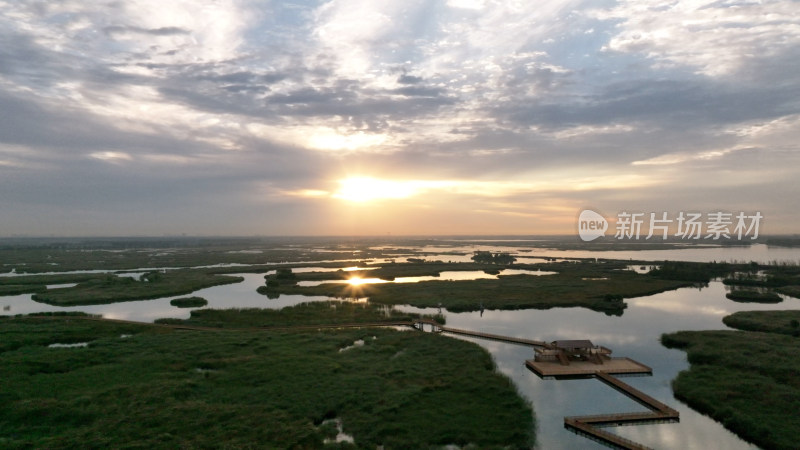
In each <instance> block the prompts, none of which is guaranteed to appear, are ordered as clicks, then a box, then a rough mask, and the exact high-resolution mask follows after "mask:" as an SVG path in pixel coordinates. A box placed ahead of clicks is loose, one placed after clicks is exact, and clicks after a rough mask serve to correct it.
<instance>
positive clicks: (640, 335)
mask: <svg viewBox="0 0 800 450" xmlns="http://www.w3.org/2000/svg"><path fill="white" fill-rule="evenodd" d="M754 247H756V246H754ZM736 250H737V251H740V250H741V249H736ZM784 250H787V249H784ZM696 251H703V250H696ZM680 252H683V250H681V251H680ZM687 252H688V253H681V254H678V255H674V256H673V259H676V260H682V259H683V260H687V259H692V258H694V257H696V254H695V253H694V252H695V250H687ZM632 253H633V254H634V255H635V256H633V258H634V259H646V258H645V256H644V252H632ZM740 253H741V252H740ZM745 253H746V252H745ZM683 254H685V255H687V258H682V257H681V255H683ZM709 254H710V255H712V256H711V258H713V259H706V260H717V261H719V260H721V259H717V258H716V256H717V253H716V252H711V253H709ZM550 255H552V256H556V257H578V256H576V255H574V254H573V252H570V254H569V255H567V254H564V253H560V252H553V253H550ZM774 256H778V255H777V254H776V253H774V252H766V251H765V249H763V248H756V249H755V251H754V252H753V253H752V254H750V255H749V256H748V255H747V254H738V253H737V254H736V256H735V257H733V258H732V259H736V260H740V261H749V260H751V259H753V260H762V259H761V258H764V257H766V258H772V257H774ZM780 256H781V257H783V258H786V259H788V260H800V249H791V251H790V252H780ZM580 257H583V256H580ZM598 257H599V256H598ZM603 257H608V256H603ZM690 257H691V258H690ZM620 259H628V258H625V257H620ZM663 259H664V258H661V257H660V258H653V260H654V261H660V260H663ZM775 259H777V258H775ZM770 260H773V259H766V260H762V261H764V262H766V261H770ZM637 267H638V266H637ZM306 270H310V269H306ZM298 271H300V270H298ZM484 275H485V274H484ZM240 276H242V277H244V281H243V282H241V283H237V284H231V285H224V286H215V287H211V288H207V289H201V290H199V291H196V292H194V293H192V294H191V295H196V296H200V297H203V298H205V299H206V300H208V302H209V304H208V306H207V307H208V308H231V307H237V308H247V307H256V308H283V307H285V306H291V305H295V304H298V303H302V302H308V301H319V300H327V298H326V297H304V296H293V295H281V296H280V297H279V298H277V299H268V298H267V297H266V296H263V295H260V294H258V293H256V288H258V287H259V286H262V285H263V284H264V274H241V275H240ZM440 279H442V278H440ZM443 279H446V278H445V277H443ZM597 282H598V283H602V282H603V281H602V280H597ZM725 293H726V287H725V286H724V285H723V284H722V283H721V282H720V281H712V282H711V283H709V285H708V286H707V287H702V288H682V289H678V290H675V291H669V292H663V293H660V294H656V295H651V296H647V297H639V298H634V299H627V300H626V303H627V304H628V308H627V309H626V310H625V312H624V314H623V315H622V316H606V315H604V314H602V313H598V312H594V311H591V310H588V309H583V308H554V309H549V310H517V311H499V310H485V311H483V312H478V311H476V312H468V313H451V312H448V311H446V310H442V313H443V314H444V315H445V316H446V319H447V325H448V326H450V327H454V328H465V329H470V330H476V331H482V332H487V333H493V334H500V335H507V336H516V337H523V338H528V339H536V340H544V341H552V340H556V339H590V340H592V342H593V343H595V344H597V345H603V346H606V347H609V348H611V349H612V350H613V351H614V355H613V356H627V357H630V358H633V359H635V360H637V361H640V362H642V363H644V364H646V365H648V366H650V367H652V368H653V376H651V377H635V378H625V379H624V381H625V382H626V383H628V384H630V385H632V386H634V387H636V388H638V389H640V390H642V391H644V392H645V393H647V394H649V395H651V396H653V397H655V398H656V399H657V400H659V401H662V402H664V403H666V404H668V405H669V406H671V407H673V408H675V409H677V410H678V411H679V412H680V414H681V421H680V423H673V424H659V425H642V426H627V427H617V428H614V429H613V430H612V431H613V432H614V433H617V434H619V435H622V436H624V437H626V438H628V439H632V440H634V441H636V442H639V443H641V444H644V445H646V446H649V447H652V448H666V449H717V448H718V449H754V448H756V447H754V446H752V445H750V444H748V443H746V442H744V441H742V440H741V439H739V438H738V437H736V436H735V435H734V434H732V433H731V432H729V431H727V430H725V429H724V428H723V427H722V426H721V425H720V424H718V423H717V422H715V421H713V420H711V419H710V418H708V417H706V416H703V415H701V414H699V413H697V412H695V411H693V410H692V409H690V408H688V407H687V406H686V405H685V404H683V403H681V402H679V401H678V400H676V399H675V398H674V397H673V394H672V390H671V388H670V381H671V380H672V379H673V378H675V376H676V375H677V374H678V372H680V371H681V370H684V369H687V368H688V363H687V360H686V354H685V353H684V352H682V351H679V350H670V349H667V348H665V347H663V346H662V345H661V344H660V342H659V337H660V336H661V334H662V333H667V332H673V331H679V330H715V329H726V328H727V327H726V326H725V325H724V324H723V323H722V317H724V316H726V315H728V314H732V313H733V312H736V311H750V310H782V309H800V300H799V299H795V298H791V297H786V296H782V297H783V299H784V300H783V301H782V302H781V303H777V304H758V303H737V302H734V301H731V300H728V299H726V298H725ZM180 297H185V296H180ZM173 298H178V297H169V298H161V299H156V300H146V301H133V302H122V303H115V304H109V305H93V306H78V307H68V308H62V307H55V306H49V305H44V304H41V303H37V302H34V301H33V300H31V296H30V294H27V295H17V296H5V297H0V306H3V311H0V313H1V314H25V313H30V312H38V311H85V312H88V313H92V314H102V315H103V316H104V317H107V318H113V319H126V320H136V321H142V322H152V321H153V320H155V319H157V318H161V317H177V318H187V317H188V316H189V310H188V309H180V308H176V307H173V306H171V305H170V304H169V301H170V300H171V299H173ZM361 301H364V299H361ZM6 308H7V309H6ZM402 309H405V310H409V311H414V312H423V313H436V312H438V310H436V309H419V308H413V307H410V306H406V307H402ZM460 338H461V339H467V340H471V341H473V342H475V343H477V344H478V345H480V346H482V347H484V348H486V349H487V350H488V351H489V352H490V353H491V354H492V356H493V357H494V359H495V361H496V363H497V366H498V368H499V370H500V371H502V372H503V373H504V374H506V375H507V376H509V377H510V378H511V379H512V380H513V381H514V383H515V384H516V386H517V388H518V389H519V392H520V393H521V394H522V395H523V396H524V397H526V398H527V399H529V400H530V401H531V402H532V403H533V405H534V409H535V411H536V416H537V439H538V442H539V447H540V448H542V449H546V450H550V449H556V450H558V449H587V448H605V447H603V446H601V445H600V444H596V443H594V442H592V441H589V440H587V439H585V438H583V437H580V436H577V435H575V434H573V433H571V432H570V431H568V430H566V429H565V428H564V426H563V417H564V416H575V415H586V414H603V413H618V412H634V411H645V409H644V407H642V406H640V405H639V404H637V403H635V402H634V401H632V400H630V399H628V398H627V397H625V396H623V395H622V394H619V393H618V392H616V391H615V390H613V389H611V388H610V387H608V386H606V385H604V384H603V383H601V382H600V381H598V380H595V379H578V380H552V379H540V378H538V377H537V376H536V375H535V374H533V373H532V372H530V371H529V370H528V369H527V368H525V366H524V361H525V360H526V359H530V358H532V357H533V350H532V349H531V348H527V347H522V346H517V345H513V344H505V343H500V342H495V341H486V340H480V339H471V338H466V337H460ZM355 439H356V440H357V439H358V436H355Z"/></svg>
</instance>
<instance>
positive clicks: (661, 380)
mask: <svg viewBox="0 0 800 450" xmlns="http://www.w3.org/2000/svg"><path fill="white" fill-rule="evenodd" d="M725 292H726V289H725V286H724V285H723V284H722V283H721V282H718V281H716V282H712V283H710V284H709V286H708V287H705V288H702V289H697V288H683V289H679V290H676V291H670V292H664V293H661V294H656V295H652V296H649V297H641V298H636V299H626V302H627V303H628V308H627V309H626V310H625V313H624V314H623V315H622V316H621V317H612V316H606V315H604V314H601V313H597V312H594V311H590V310H587V309H583V308H556V309H550V310H524V311H492V310H487V311H484V313H483V315H482V316H481V314H480V313H479V312H472V313H458V314H455V313H450V312H447V311H443V313H444V314H445V316H446V317H447V324H448V326H452V327H455V328H466V329H471V330H480V331H484V332H488V333H495V334H501V335H509V336H518V337H524V338H528V339H537V340H544V341H553V340H556V339H590V340H592V342H593V343H595V344H599V345H604V346H606V347H609V348H611V349H612V350H613V351H614V356H627V357H630V358H633V359H635V360H637V361H640V362H642V363H644V364H646V365H648V366H650V367H652V368H653V376H652V377H626V378H624V381H625V382H626V383H628V384H630V385H632V386H634V387H636V388H638V389H641V390H642V391H644V392H645V393H647V394H649V395H651V396H653V397H655V398H656V399H658V400H660V401H662V402H664V403H666V404H668V405H670V406H672V407H673V408H675V409H677V410H678V411H680V414H681V422H680V423H675V424H660V425H642V426H624V427H615V428H613V429H612V432H614V433H617V434H620V435H622V436H624V437H627V438H629V439H633V440H634V441H636V442H639V443H642V444H644V445H646V446H648V447H652V448H666V449H753V448H756V447H754V446H752V445H750V444H748V443H746V442H744V441H742V440H741V439H739V438H738V437H736V436H735V435H733V434H732V433H730V432H729V431H727V430H725V429H724V428H723V427H722V426H721V425H720V424H718V423H717V422H715V421H713V420H711V419H709V418H707V417H705V416H703V415H701V414H699V413H697V412H695V411H693V410H691V409H689V408H688V407H687V406H686V405H684V404H683V403H681V402H679V401H678V400H676V399H675V398H674V397H673V395H672V389H671V388H670V381H671V380H672V379H673V378H675V376H677V374H678V372H680V371H681V370H684V369H687V368H688V367H689V365H688V363H687V361H686V353H684V352H682V351H678V350H670V349H667V348H665V347H663V346H662V345H661V344H660V343H659V337H660V336H661V334H662V333H668V332H673V331H678V330H715V329H727V327H726V326H725V325H724V324H723V323H722V317H724V316H726V315H728V314H732V313H734V312H736V311H750V310H776V309H798V308H800V300H798V299H792V298H789V297H784V301H783V302H781V303H779V304H769V305H768V304H756V303H736V302H733V301H730V300H728V299H726V298H725ZM406 308H407V309H408V310H410V311H415V312H426V313H434V312H436V311H437V310H436V309H433V308H431V309H419V308H411V307H406ZM462 339H467V340H470V341H473V342H475V343H477V344H479V345H481V346H482V347H484V348H486V349H487V350H489V352H490V353H491V354H492V356H493V357H494V359H495V361H496V362H497V366H498V368H499V369H500V370H501V371H502V372H503V373H505V374H506V375H508V376H509V377H511V379H512V380H514V383H515V384H516V385H517V387H518V388H519V390H520V392H521V393H522V394H523V395H524V396H525V397H527V398H528V399H530V400H531V401H532V403H533V405H534V409H535V411H536V415H537V422H538V430H537V435H538V437H539V443H540V447H541V448H542V449H547V450H549V449H585V448H598V449H600V448H606V447H603V446H601V445H599V444H596V443H594V442H592V441H590V440H588V439H586V438H583V437H580V436H577V435H574V434H573V433H571V432H569V431H567V430H566V429H564V426H563V418H564V416H575V415H584V414H603V413H615V412H634V411H647V410H646V409H645V408H644V407H642V406H640V405H639V404H638V403H636V402H634V401H633V400H630V399H628V398H627V397H625V396H624V395H622V394H620V393H618V392H617V391H615V390H613V389H612V388H610V387H608V386H606V385H605V384H603V383H601V382H600V381H597V380H594V379H586V380H542V379H540V378H539V377H537V376H536V375H535V374H533V373H532V372H530V371H529V370H528V369H527V368H526V367H524V361H525V360H526V359H530V358H532V357H533V350H532V349H530V348H526V347H522V346H517V345H512V344H504V343H500V342H494V341H486V340H480V339H469V338H462Z"/></svg>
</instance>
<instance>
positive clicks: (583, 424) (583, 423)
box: [564, 371, 680, 450]
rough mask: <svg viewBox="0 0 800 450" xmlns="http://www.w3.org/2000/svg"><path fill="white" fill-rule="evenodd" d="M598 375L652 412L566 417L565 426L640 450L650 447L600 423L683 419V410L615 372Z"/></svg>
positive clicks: (616, 424)
mask: <svg viewBox="0 0 800 450" xmlns="http://www.w3.org/2000/svg"><path fill="white" fill-rule="evenodd" d="M595 376H596V377H597V378H599V379H600V380H601V381H602V382H604V383H606V384H607V385H609V386H611V387H613V388H614V389H616V390H618V391H619V392H622V393H623V394H625V395H626V396H628V397H630V398H631V399H633V400H635V401H636V402H638V403H639V404H641V405H643V406H644V407H646V408H647V409H649V410H650V412H634V413H617V414H600V415H594V416H575V417H565V418H564V427H565V428H567V429H569V430H572V431H574V432H576V433H578V434H581V435H583V436H586V437H588V438H590V439H593V440H596V441H599V442H603V443H605V444H610V445H613V446H615V447H618V448H623V449H632V450H639V449H646V448H648V447H645V446H643V445H641V444H639V443H637V442H633V441H631V440H630V439H625V438H623V437H622V436H618V435H616V434H613V433H610V432H608V431H606V430H602V429H600V428H597V427H599V426H618V425H626V424H644V423H671V422H677V421H679V420H680V413H678V411H676V410H674V409H672V408H670V407H669V406H667V405H665V404H664V403H661V402H660V401H658V400H656V399H654V398H653V397H651V396H649V395H647V394H645V393H644V392H642V391H640V390H638V389H636V388H635V387H633V386H631V385H629V384H628V383H625V382H623V381H622V380H620V379H619V378H616V377H614V376H613V375H611V374H609V373H607V372H603V371H598V372H597V373H595Z"/></svg>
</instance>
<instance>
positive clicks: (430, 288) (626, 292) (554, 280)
mask: <svg viewBox="0 0 800 450" xmlns="http://www.w3.org/2000/svg"><path fill="white" fill-rule="evenodd" d="M620 264H621V263H619V262H616V263H599V264H598V263H592V262H582V263H573V262H564V263H552V264H536V265H514V266H512V267H514V268H524V269H529V270H538V269H541V270H543V271H555V272H558V273H557V274H555V275H543V276H534V275H509V276H503V275H502V274H501V275H500V278H499V279H480V280H463V281H438V280H435V281H423V282H419V283H384V284H363V285H359V286H351V285H349V284H344V283H325V284H321V285H319V286H309V287H300V286H295V285H294V284H291V283H290V284H285V283H281V284H278V285H276V286H274V287H267V286H264V287H262V288H259V292H260V293H262V294H270V293H285V294H301V295H326V296H330V297H338V298H360V297H369V299H370V302H374V303H381V304H387V305H399V304H410V305H412V306H417V307H438V306H439V305H440V304H441V306H442V307H445V308H447V309H448V310H449V311H454V312H459V311H475V310H478V309H480V307H481V305H483V307H485V308H488V309H524V308H541V309H547V308H553V307H573V306H582V307H586V308H589V309H593V310H595V311H600V312H604V313H606V314H609V315H621V314H622V313H623V311H624V309H625V306H626V305H625V302H624V301H623V298H631V297H639V296H643V295H651V294H655V293H658V292H662V291H666V290H671V289H677V288H679V287H682V286H687V285H688V284H690V283H688V282H686V281H682V280H668V279H660V278H656V277H651V276H647V275H639V274H636V273H634V272H632V271H628V270H618V269H619V268H620ZM398 266H403V265H398ZM442 266H443V267H446V268H447V269H446V270H454V269H453V267H457V266H458V265H456V264H443V265H442ZM462 266H463V267H470V268H471V270H474V267H475V266H476V265H474V264H469V263H467V264H463V265H462ZM481 267H482V266H481ZM495 267H496V266H495ZM436 268H437V265H436V264H430V265H427V270H434V269H436ZM439 270H440V271H441V270H445V269H442V268H439ZM370 272H371V271H369V272H365V275H364V276H369V277H372V276H375V275H374V274H372V273H370ZM391 275H392V273H391V272H389V273H385V274H384V276H391ZM319 276H320V275H319V274H315V273H313V272H312V273H311V274H304V273H298V274H296V277H295V279H294V280H293V281H301V280H306V279H316V280H318V279H319ZM327 276H328V277H331V275H330V274H328V275H327Z"/></svg>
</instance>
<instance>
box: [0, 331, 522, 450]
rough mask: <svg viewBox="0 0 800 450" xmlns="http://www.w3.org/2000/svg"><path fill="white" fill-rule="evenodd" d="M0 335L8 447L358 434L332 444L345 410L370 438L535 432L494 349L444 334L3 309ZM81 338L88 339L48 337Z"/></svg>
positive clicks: (428, 440) (0, 421)
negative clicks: (169, 322) (202, 323)
mask: <svg viewBox="0 0 800 450" xmlns="http://www.w3.org/2000/svg"><path fill="white" fill-rule="evenodd" d="M0 342H2V346H1V347H0V350H2V352H0V379H2V380H3V383H0V400H2V404H3V408H0V447H3V448H29V447H39V448H108V447H114V448H152V447H159V448H164V447H169V448H322V447H328V448H337V447H345V448H346V447H348V446H352V444H347V443H340V444H336V443H330V444H328V445H327V446H326V445H325V440H326V439H331V438H333V437H334V436H335V435H336V430H335V427H334V426H332V425H331V424H330V423H328V422H325V421H326V420H327V419H334V418H335V419H339V420H341V423H342V425H343V430H344V432H345V433H348V434H350V435H352V436H353V438H354V439H355V446H357V447H359V448H375V447H377V446H379V445H383V446H385V448H436V447H442V446H445V445H451V444H452V445H458V446H466V445H472V446H475V447H477V448H528V447H530V446H531V445H533V441H534V423H533V422H534V420H533V415H532V411H531V408H530V405H528V404H527V403H526V402H525V401H524V400H523V399H521V398H520V396H519V395H518V394H517V392H516V390H515V387H514V386H513V384H512V383H511V382H510V380H509V379H507V378H506V377H504V376H502V375H499V374H498V373H496V372H495V369H494V363H493V361H492V359H491V357H490V355H489V354H488V353H487V352H486V351H485V350H483V349H482V348H480V347H479V346H477V345H474V344H471V343H467V342H465V341H460V340H457V339H453V338H447V337H443V336H440V335H434V334H426V333H420V332H416V331H395V330H393V329H384V328H371V329H349V330H328V331H305V332H288V331H284V332H275V331H273V332H267V331H261V332H259V331H253V330H247V331H232V330H219V331H190V330H175V329H170V328H168V327H163V326H159V325H135V324H120V323H113V322H108V321H97V320H84V319H80V318H77V317H69V316H66V317H58V316H55V317H53V316H51V317H18V318H3V319H0ZM77 342H88V344H89V345H88V347H85V348H48V347H47V345H48V344H52V343H77ZM357 342H363V345H361V346H357V345H356V346H353V345H354V343H357ZM351 346H352V347H351ZM348 347H351V348H348ZM342 349H346V350H342Z"/></svg>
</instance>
